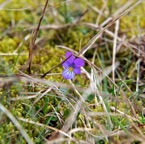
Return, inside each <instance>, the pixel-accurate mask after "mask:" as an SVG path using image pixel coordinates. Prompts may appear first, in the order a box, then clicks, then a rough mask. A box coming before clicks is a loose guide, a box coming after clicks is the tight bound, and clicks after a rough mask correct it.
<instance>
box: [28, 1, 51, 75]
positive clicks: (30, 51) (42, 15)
mask: <svg viewBox="0 0 145 144" xmlns="http://www.w3.org/2000/svg"><path fill="white" fill-rule="evenodd" d="M48 1H49V0H46V3H45V5H44V9H43V11H42V14H41V17H40V19H39V23H38V26H37V28H36V30H35V31H34V35H33V38H32V41H31V42H30V47H29V67H28V72H29V74H31V65H32V57H33V50H34V46H35V41H36V38H37V36H38V32H39V29H40V25H41V22H42V19H43V17H44V15H45V11H46V7H47V4H48Z"/></svg>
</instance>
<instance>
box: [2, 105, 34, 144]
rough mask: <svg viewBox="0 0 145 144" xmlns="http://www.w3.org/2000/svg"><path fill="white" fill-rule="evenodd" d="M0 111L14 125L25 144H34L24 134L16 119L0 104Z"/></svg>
mask: <svg viewBox="0 0 145 144" xmlns="http://www.w3.org/2000/svg"><path fill="white" fill-rule="evenodd" d="M0 110H1V111H2V112H3V113H5V114H6V115H7V116H8V117H9V119H10V120H11V121H12V122H13V123H14V125H15V126H16V127H17V129H18V130H19V131H20V132H21V134H22V136H23V137H24V138H25V140H26V141H27V143H28V144H34V142H33V140H32V139H31V138H30V137H29V135H28V134H27V133H26V131H25V130H24V129H23V127H22V126H21V125H20V123H19V122H18V121H17V119H16V118H15V117H14V116H13V115H12V114H11V113H10V112H9V110H8V109H6V108H5V107H4V106H3V105H2V104H1V103H0Z"/></svg>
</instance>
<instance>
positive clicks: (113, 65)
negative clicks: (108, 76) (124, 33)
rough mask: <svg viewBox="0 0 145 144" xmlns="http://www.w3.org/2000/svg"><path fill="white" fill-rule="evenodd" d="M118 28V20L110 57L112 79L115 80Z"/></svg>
mask: <svg viewBox="0 0 145 144" xmlns="http://www.w3.org/2000/svg"><path fill="white" fill-rule="evenodd" d="M118 30H119V20H117V21H116V27H115V34H114V44H113V58H112V80H113V81H115V72H114V71H115V56H116V49H117V36H118Z"/></svg>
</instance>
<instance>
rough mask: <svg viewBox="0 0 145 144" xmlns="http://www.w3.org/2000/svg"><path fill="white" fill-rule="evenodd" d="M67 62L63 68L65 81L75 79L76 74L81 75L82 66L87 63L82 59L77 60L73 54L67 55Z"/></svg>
mask: <svg viewBox="0 0 145 144" xmlns="http://www.w3.org/2000/svg"><path fill="white" fill-rule="evenodd" d="M66 58H68V59H67V60H66V61H64V62H63V64H62V66H64V71H63V72H62V76H63V77H64V78H65V79H73V78H74V77H75V75H76V74H80V73H81V69H80V67H81V66H84V65H85V62H84V60H83V59H81V58H76V57H75V56H74V55H73V54H72V52H67V53H66Z"/></svg>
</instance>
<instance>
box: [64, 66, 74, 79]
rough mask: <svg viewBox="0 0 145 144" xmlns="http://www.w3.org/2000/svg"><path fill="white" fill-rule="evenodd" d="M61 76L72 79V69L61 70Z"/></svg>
mask: <svg viewBox="0 0 145 144" xmlns="http://www.w3.org/2000/svg"><path fill="white" fill-rule="evenodd" d="M62 76H63V77H64V78H65V79H73V78H74V77H75V73H74V71H69V69H68V68H65V69H64V71H63V72H62Z"/></svg>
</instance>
